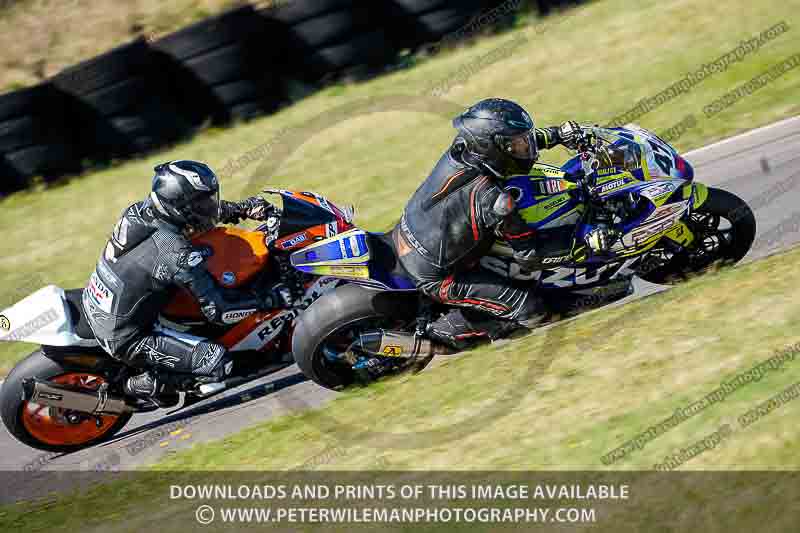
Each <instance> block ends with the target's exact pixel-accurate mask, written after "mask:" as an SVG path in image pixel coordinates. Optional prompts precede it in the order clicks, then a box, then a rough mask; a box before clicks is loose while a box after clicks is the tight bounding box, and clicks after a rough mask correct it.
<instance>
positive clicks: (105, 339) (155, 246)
mask: <svg viewBox="0 0 800 533" xmlns="http://www.w3.org/2000/svg"><path fill="white" fill-rule="evenodd" d="M154 171H155V176H154V177H153V183H152V190H151V193H150V195H149V196H148V198H147V199H146V200H144V201H142V202H137V203H135V204H133V205H131V206H130V207H128V208H127V209H126V210H125V211H124V212H123V214H122V218H121V219H120V220H119V222H117V224H116V226H115V228H114V231H113V233H112V235H111V238H110V239H109V241H108V243H107V244H106V247H105V250H104V252H103V254H102V255H101V256H100V259H99V260H98V262H97V266H96V268H95V270H94V272H93V273H92V275H91V277H90V279H89V283H88V285H87V286H86V288H85V289H84V292H83V308H84V313H85V314H86V317H87V320H88V322H89V325H90V326H91V328H92V331H93V332H94V334H95V336H96V337H97V340H98V341H99V343H100V345H101V346H102V347H103V349H104V350H105V351H106V352H108V353H109V355H111V356H112V357H114V358H116V359H118V360H120V361H122V362H124V363H126V364H127V365H130V366H131V367H134V368H136V369H141V370H143V371H144V372H142V373H140V374H138V375H135V376H132V377H130V378H129V379H128V380H127V382H126V384H125V387H124V389H125V392H126V393H127V394H130V395H132V396H136V397H139V398H142V399H145V400H147V399H150V400H152V401H157V400H156V397H158V396H159V394H160V393H162V392H164V390H165V386H167V385H166V382H167V381H169V380H165V379H164V377H167V376H170V375H174V376H183V377H186V376H191V377H192V378H199V381H202V380H203V379H205V380H207V381H209V382H217V381H221V380H223V379H224V378H225V376H227V375H228V374H230V372H231V370H232V367H233V362H232V360H231V357H230V356H229V354H228V353H227V351H226V349H225V348H224V347H223V346H221V345H220V344H216V343H214V342H211V341H209V340H208V339H204V338H200V337H196V336H192V335H187V334H184V333H180V332H177V331H172V330H169V329H166V328H162V327H160V326H157V325H156V321H157V318H158V315H159V312H160V311H161V309H162V308H163V307H164V306H166V304H167V303H168V301H169V299H170V295H171V291H172V289H174V288H175V287H183V288H186V289H188V290H189V291H190V292H191V293H192V294H193V295H194V296H195V298H196V299H197V301H198V302H199V303H200V308H201V310H202V312H203V314H204V316H205V318H206V319H207V320H208V321H209V322H211V323H215V324H224V323H226V316H227V317H230V316H233V314H232V313H235V312H237V311H242V312H247V311H254V310H262V309H270V308H274V307H278V306H282V305H286V304H287V302H285V301H284V294H285V293H284V292H283V291H282V290H281V287H280V286H279V285H278V286H275V287H273V288H272V290H270V291H267V294H253V293H248V292H244V291H238V290H230V289H224V292H223V289H222V288H221V287H219V286H217V284H216V283H215V281H214V278H213V277H212V276H211V274H210V273H209V272H208V270H206V268H205V266H204V261H205V259H206V257H205V256H204V254H203V250H199V249H195V248H194V247H192V245H191V244H190V242H189V240H188V238H189V237H191V236H192V235H195V234H198V233H202V232H204V231H207V230H209V229H211V228H213V227H214V226H216V224H217V223H219V222H222V223H236V222H238V221H239V220H240V219H243V218H248V219H253V220H259V221H265V220H267V219H270V218H274V219H275V220H274V221H271V222H277V217H279V212H278V211H277V210H276V209H275V208H274V206H272V205H271V204H270V203H269V202H267V201H266V200H264V199H263V198H260V197H251V198H247V199H245V200H243V201H241V202H227V201H224V200H222V201H220V187H219V181H218V179H217V176H216V175H215V174H214V172H213V171H212V170H211V169H210V168H209V167H208V166H207V165H205V164H203V163H200V162H196V161H186V160H181V161H171V162H167V163H163V164H160V165H158V166H156V167H155V169H154ZM240 316H241V314H240Z"/></svg>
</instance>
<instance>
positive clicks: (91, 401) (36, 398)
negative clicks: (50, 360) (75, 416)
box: [22, 378, 133, 415]
mask: <svg viewBox="0 0 800 533" xmlns="http://www.w3.org/2000/svg"><path fill="white" fill-rule="evenodd" d="M22 399H23V400H25V401H28V402H33V403H36V404H39V405H46V406H48V407H58V408H60V409H68V410H70V411H80V412H82V413H89V414H92V415H100V414H105V415H121V414H124V413H130V412H132V411H133V408H132V407H131V406H130V405H128V404H127V403H125V400H123V399H122V398H117V397H114V396H109V394H108V392H107V387H105V386H101V387H100V388H99V389H98V390H96V391H87V390H85V389H77V388H75V387H70V386H66V385H59V384H58V383H53V382H51V381H45V380H42V379H39V378H26V379H24V380H22Z"/></svg>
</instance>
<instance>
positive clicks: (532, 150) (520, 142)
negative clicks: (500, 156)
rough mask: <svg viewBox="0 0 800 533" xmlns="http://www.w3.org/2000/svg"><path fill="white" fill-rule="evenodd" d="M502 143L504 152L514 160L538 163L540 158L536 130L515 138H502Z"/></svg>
mask: <svg viewBox="0 0 800 533" xmlns="http://www.w3.org/2000/svg"><path fill="white" fill-rule="evenodd" d="M501 143H502V145H503V150H504V151H505V152H506V153H507V154H508V155H510V156H511V157H513V158H514V159H521V160H525V161H536V159H537V158H538V157H539V149H538V147H537V146H536V133H535V132H534V130H530V131H526V132H525V133H522V134H520V135H515V136H514V137H501Z"/></svg>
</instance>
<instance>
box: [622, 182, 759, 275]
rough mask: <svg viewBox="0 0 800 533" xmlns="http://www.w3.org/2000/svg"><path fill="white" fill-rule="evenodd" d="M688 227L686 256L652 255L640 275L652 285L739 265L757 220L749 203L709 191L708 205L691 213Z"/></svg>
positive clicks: (722, 192)
mask: <svg viewBox="0 0 800 533" xmlns="http://www.w3.org/2000/svg"><path fill="white" fill-rule="evenodd" d="M686 225H687V226H688V227H689V229H690V230H692V232H693V233H694V237H695V239H694V242H692V244H691V245H689V246H688V247H687V248H686V249H685V250H684V251H683V252H680V253H670V252H667V251H665V250H662V251H661V252H660V253H654V254H650V255H649V256H648V257H647V258H646V260H645V261H644V262H643V263H642V264H643V267H642V268H641V269H640V271H639V272H637V275H638V276H639V277H640V278H642V279H644V280H645V281H649V282H651V283H659V284H674V283H677V282H680V281H684V280H686V279H687V278H688V277H689V276H690V275H692V274H698V273H702V272H704V271H706V270H707V269H708V267H710V266H711V265H712V264H722V265H732V264H734V263H737V262H739V261H740V260H741V259H742V258H743V257H744V256H745V255H747V252H749V251H750V247H751V246H752V244H753V240H754V239H755V236H756V218H755V215H753V210H752V209H750V206H749V205H747V203H746V202H745V201H744V200H742V199H741V198H739V197H738V196H736V195H735V194H733V193H730V192H728V191H724V190H722V189H715V188H714V187H709V188H708V198H707V199H706V201H705V202H704V203H703V204H702V205H701V206H700V207H698V208H697V209H696V210H694V211H693V212H692V214H691V215H690V217H689V220H687V221H686Z"/></svg>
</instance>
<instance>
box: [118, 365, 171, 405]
mask: <svg viewBox="0 0 800 533" xmlns="http://www.w3.org/2000/svg"><path fill="white" fill-rule="evenodd" d="M122 389H123V391H124V392H125V394H126V395H128V396H133V397H134V398H137V399H139V400H142V401H143V402H144V403H145V404H146V403H153V404H155V405H156V406H158V407H161V408H166V407H174V406H176V405H178V403H179V402H180V396H179V395H178V393H177V392H175V390H173V389H172V388H171V387H168V386H167V384H166V383H164V381H163V380H162V379H160V378H159V376H158V375H157V374H156V373H155V372H152V371H147V372H143V373H141V374H139V375H137V376H131V377H129V378H128V380H127V381H126V382H125V385H123V387H122Z"/></svg>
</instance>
